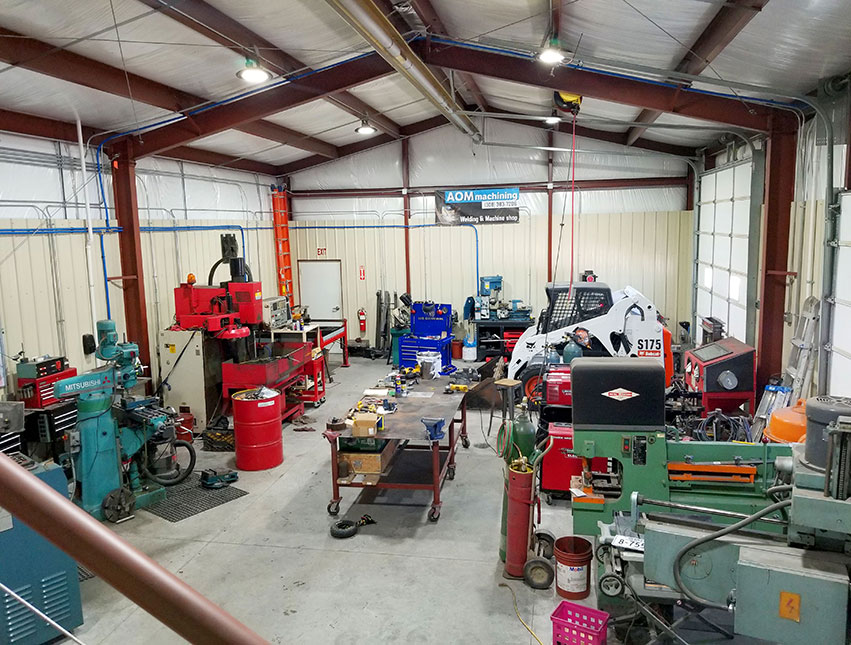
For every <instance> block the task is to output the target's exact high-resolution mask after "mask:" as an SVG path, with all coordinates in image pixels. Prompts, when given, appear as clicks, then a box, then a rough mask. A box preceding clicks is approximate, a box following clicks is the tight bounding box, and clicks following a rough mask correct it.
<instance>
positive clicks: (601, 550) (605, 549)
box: [594, 544, 611, 564]
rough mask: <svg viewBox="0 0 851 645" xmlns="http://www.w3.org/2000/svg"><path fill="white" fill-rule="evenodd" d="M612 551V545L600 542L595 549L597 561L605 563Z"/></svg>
mask: <svg viewBox="0 0 851 645" xmlns="http://www.w3.org/2000/svg"><path fill="white" fill-rule="evenodd" d="M609 551H611V547H610V546H609V545H608V544H600V545H598V546H597V550H596V551H594V555H595V556H597V562H599V563H600V564H604V563H605V560H606V555H607V554H608V553H609Z"/></svg>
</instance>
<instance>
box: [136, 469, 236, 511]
mask: <svg viewBox="0 0 851 645" xmlns="http://www.w3.org/2000/svg"><path fill="white" fill-rule="evenodd" d="M166 495H167V497H166V499H165V500H163V501H162V502H157V503H156V504H153V505H152V506H148V507H147V508H144V509H142V510H145V511H148V512H149V513H153V514H154V515H156V516H157V517H161V518H163V519H164V520H168V521H169V522H180V521H181V520H185V519H186V518H187V517H192V516H193V515H198V514H199V513H203V512H204V511H209V510H210V509H211V508H216V507H217V506H221V505H222V504H227V503H228V502H232V501H233V500H235V499H239V498H240V497H243V496H244V495H248V491H244V490H242V489H241V488H236V487H234V486H225V487H224V488H215V489H209V488H203V487H202V486H201V477H200V475H196V474H194V473H193V474H192V475H190V476H189V477H187V478H186V481H184V482H182V483H180V484H178V485H177V486H170V487H168V488H167V489H166Z"/></svg>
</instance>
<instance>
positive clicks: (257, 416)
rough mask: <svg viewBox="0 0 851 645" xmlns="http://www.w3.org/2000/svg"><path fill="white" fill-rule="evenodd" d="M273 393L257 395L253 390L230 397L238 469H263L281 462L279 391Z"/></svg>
mask: <svg viewBox="0 0 851 645" xmlns="http://www.w3.org/2000/svg"><path fill="white" fill-rule="evenodd" d="M273 392H274V395H273V396H269V397H268V398H256V396H257V390H256V389H252V390H242V391H241V392H237V393H235V394H234V395H233V396H231V400H232V401H233V430H234V447H235V451H236V467H237V468H239V469H240V470H266V469H267V468H274V467H275V466H279V465H280V464H281V463H283V461H284V442H283V439H282V436H281V393H280V392H278V391H276V390H273Z"/></svg>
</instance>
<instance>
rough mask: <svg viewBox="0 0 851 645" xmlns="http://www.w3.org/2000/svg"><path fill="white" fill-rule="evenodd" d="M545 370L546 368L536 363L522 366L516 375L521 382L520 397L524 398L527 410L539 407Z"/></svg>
mask: <svg viewBox="0 0 851 645" xmlns="http://www.w3.org/2000/svg"><path fill="white" fill-rule="evenodd" d="M545 371H546V368H542V366H541V365H540V364H538V365H533V366H530V367H525V368H523V371H522V372H520V374H518V375H517V380H518V381H520V382H521V383H523V386H522V387H521V388H520V399H521V400H522V399H523V397H525V398H526V401H527V403H528V409H529V410H538V409H539V408H540V407H541V402H542V398H543V385H544V372H545ZM518 403H519V401H518Z"/></svg>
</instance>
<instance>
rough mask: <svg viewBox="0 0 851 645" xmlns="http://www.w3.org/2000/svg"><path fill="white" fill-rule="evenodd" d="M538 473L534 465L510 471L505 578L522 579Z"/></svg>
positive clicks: (512, 468) (510, 469) (527, 551)
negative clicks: (533, 467)
mask: <svg viewBox="0 0 851 645" xmlns="http://www.w3.org/2000/svg"><path fill="white" fill-rule="evenodd" d="M534 479H535V473H534V470H533V469H532V467H531V466H525V465H523V466H519V467H516V468H515V467H510V468H509V469H508V495H507V497H508V510H507V513H506V522H505V524H506V540H505V575H506V577H512V578H522V577H523V566H524V565H525V564H526V558H527V557H528V554H529V534H530V531H531V521H532V486H534V483H535V482H534Z"/></svg>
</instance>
